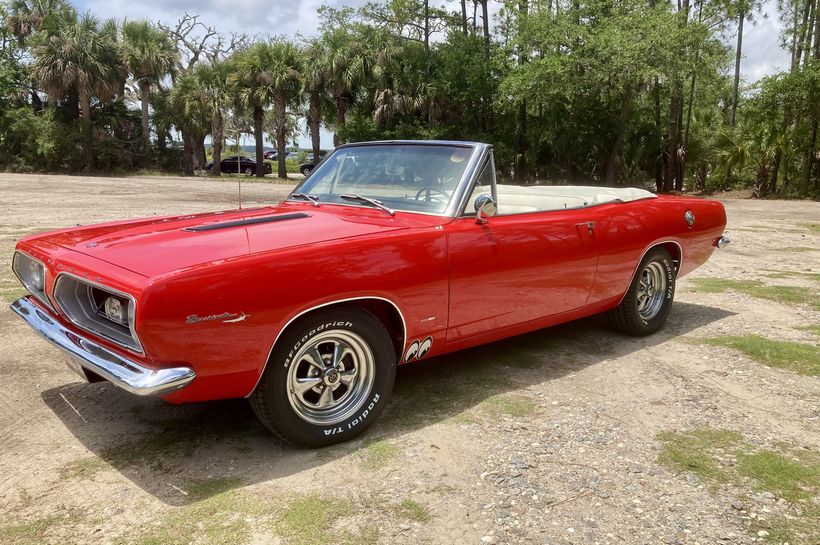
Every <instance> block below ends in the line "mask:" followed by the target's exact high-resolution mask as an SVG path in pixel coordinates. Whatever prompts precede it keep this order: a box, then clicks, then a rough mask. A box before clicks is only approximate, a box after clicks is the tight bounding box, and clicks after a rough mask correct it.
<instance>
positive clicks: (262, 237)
mask: <svg viewBox="0 0 820 545" xmlns="http://www.w3.org/2000/svg"><path fill="white" fill-rule="evenodd" d="M725 225H726V216H725V213H724V209H723V206H722V205H721V204H720V203H719V202H716V201H711V200H704V199H698V198H683V197H678V196H665V195H655V194H653V193H650V192H648V191H644V190H641V189H632V188H604V187H581V186H514V185H505V184H499V183H497V181H496V169H495V166H494V163H493V153H492V147H491V146H489V145H487V144H480V143H469V142H429V141H418V142H416V141H399V142H373V143H360V144H350V145H346V146H342V147H339V148H338V149H336V150H335V151H334V152H333V153H331V154H329V155H328V156H327V157H326V158H325V159H324V160H323V161H322V162H321V163H320V164H319V165H317V167H316V169H314V170H313V172H312V173H311V174H310V175H309V176H308V177H307V178H306V179H305V180H304V181H303V182H302V183H301V184H300V185H299V186H298V187H297V188H296V189H295V190H294V192H293V193H291V194H290V196H289V197H288V198H287V199H286V200H285V201H284V202H282V203H280V204H278V205H276V206H269V207H263V208H257V209H244V210H233V211H227V212H216V213H208V214H198V215H187V216H177V217H162V218H156V217H154V218H150V219H142V220H133V221H125V222H115V223H106V224H102V225H92V226H87V227H77V228H70V229H65V230H60V231H53V232H49V233H44V234H37V235H33V236H30V237H27V238H25V239H22V240H20V242H19V243H18V245H17V250H16V252H15V254H14V258H13V269H14V271H15V273H16V274H17V276H18V277H19V279H20V281H21V282H22V283H23V285H24V286H25V287H26V288H27V289H28V291H29V292H30V295H28V296H26V297H23V298H22V299H20V300H18V301H16V302H14V303H13V304H12V309H13V310H14V312H16V313H17V314H18V315H19V316H21V317H22V318H23V319H24V320H25V321H26V322H28V324H29V325H30V326H31V327H32V328H34V329H35V330H36V331H37V332H38V333H40V334H41V335H42V336H43V337H45V338H46V339H48V340H49V341H51V343H53V344H54V345H55V346H57V347H58V348H59V349H61V350H62V352H64V353H65V354H66V355H67V356H68V357H67V358H66V360H67V362H68V364H69V366H70V367H72V368H73V369H74V370H75V371H77V372H78V373H79V374H80V375H81V376H82V377H83V378H84V379H86V380H88V381H92V382H94V381H99V380H107V381H110V382H112V383H113V384H115V385H116V386H119V387H120V388H123V389H125V390H127V391H128V392H131V393H133V394H137V395H159V396H162V397H163V398H164V399H166V400H167V401H170V402H172V403H184V402H191V401H203V400H213V399H224V398H237V397H247V398H249V399H250V402H251V404H252V406H253V408H254V410H255V412H256V414H257V415H258V416H259V418H260V419H261V421H262V422H263V423H264V424H265V425H266V426H267V427H268V428H269V429H271V430H272V431H273V432H275V433H277V434H278V435H280V436H281V437H283V438H285V439H287V440H289V441H292V442H294V443H297V444H302V445H308V446H320V445H326V444H330V443H334V442H338V441H341V440H345V439H349V438H351V437H353V436H355V435H356V434H358V433H361V432H362V431H363V430H364V429H365V428H367V427H368V426H369V425H370V424H372V423H373V421H374V420H375V419H376V417H377V416H378V415H379V413H380V412H381V411H382V409H383V408H384V407H385V404H386V403H387V401H388V398H389V397H390V392H391V390H392V386H393V381H394V377H395V372H396V366H397V365H398V364H404V363H409V362H412V361H416V360H422V359H426V358H430V357H433V356H439V355H441V354H446V353H448V352H452V351H454V350H460V349H462V348H467V347H471V346H475V345H478V344H481V343H487V342H490V341H495V340H497V339H502V338H505V337H510V336H512V335H518V334H521V333H525V332H528V331H533V330H536V329H539V328H544V327H547V326H551V325H553V324H557V323H560V322H566V321H569V320H575V319H577V318H581V317H584V316H589V315H592V314H596V313H603V312H606V313H608V314H609V316H610V317H611V322H612V324H613V325H614V326H615V327H617V328H618V329H620V330H622V331H624V332H626V333H627V334H631V335H648V334H650V333H653V332H654V331H657V330H658V329H659V328H660V327H661V326H662V325H663V323H664V321H665V320H666V318H667V316H668V314H669V311H670V308H671V305H672V299H673V296H674V293H675V280H676V279H677V278H678V277H679V276H681V275H683V274H686V273H688V272H690V271H692V270H693V269H695V268H696V267H698V266H699V265H701V264H703V263H704V262H705V261H706V260H707V259H708V258H709V256H710V255H711V254H712V252H713V250H714V249H715V248H716V247H721V246H723V245H724V244H725V243H726V242H728V240H727V239H726V238H725V237H724V236H723V231H724V227H725Z"/></svg>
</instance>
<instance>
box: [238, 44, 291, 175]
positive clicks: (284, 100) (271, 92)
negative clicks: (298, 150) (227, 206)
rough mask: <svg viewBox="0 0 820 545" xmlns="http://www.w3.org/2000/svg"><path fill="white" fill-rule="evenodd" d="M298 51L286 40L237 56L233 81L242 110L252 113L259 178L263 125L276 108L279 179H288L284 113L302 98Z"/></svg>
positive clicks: (262, 173) (243, 52)
mask: <svg viewBox="0 0 820 545" xmlns="http://www.w3.org/2000/svg"><path fill="white" fill-rule="evenodd" d="M299 69H300V66H299V50H298V49H297V48H296V47H295V46H294V45H293V44H291V43H289V42H286V41H283V40H271V41H269V42H260V43H257V44H255V45H253V46H251V47H250V48H248V49H246V50H244V51H241V52H240V53H238V54H237V55H236V56H235V59H234V70H235V73H234V74H233V76H232V78H231V81H232V83H233V84H234V86H235V89H236V96H237V98H238V99H239V103H240V104H241V105H242V107H244V108H247V109H249V110H252V112H253V129H254V130H253V132H254V138H255V140H256V175H257V176H258V177H260V178H261V177H263V176H264V175H265V173H264V170H263V164H262V163H263V152H264V139H263V125H264V120H265V108H266V107H267V106H268V105H270V104H273V106H274V110H275V112H276V121H275V125H276V149H277V150H278V152H279V159H278V163H279V164H278V167H279V168H278V175H279V177H280V178H287V174H288V173H287V166H286V164H285V129H286V123H285V113H286V109H287V106H288V104H289V103H293V102H294V101H295V100H296V99H297V97H298V95H299V84H300V71H299Z"/></svg>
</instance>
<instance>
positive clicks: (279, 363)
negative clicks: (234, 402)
mask: <svg viewBox="0 0 820 545" xmlns="http://www.w3.org/2000/svg"><path fill="white" fill-rule="evenodd" d="M395 376H396V354H395V350H394V349H393V343H392V341H391V340H390V334H389V333H388V332H387V330H386V329H385V328H384V326H383V325H382V323H381V322H380V321H379V320H378V319H377V318H376V317H375V316H374V315H373V314H371V313H370V312H368V311H366V310H363V309H358V308H339V309H334V310H328V311H323V312H317V313H314V314H311V315H308V316H307V317H305V318H301V319H299V320H297V321H296V322H294V324H292V325H291V326H290V327H289V328H288V329H287V331H285V333H284V334H283V335H282V337H281V338H280V339H279V341H278V342H277V343H276V346H275V347H274V349H273V352H272V353H271V357H270V359H269V360H268V364H267V366H266V368H265V371H264V374H263V375H262V379H261V380H260V382H259V385H258V386H257V387H256V390H254V392H253V394H251V397H250V401H251V406H252V407H253V410H254V412H255V413H256V415H257V417H259V420H260V421H261V422H262V423H263V424H264V425H265V426H266V427H267V428H268V429H270V430H271V431H272V432H274V433H275V434H276V435H278V436H279V437H281V438H283V439H285V440H287V441H290V442H292V443H295V444H298V445H303V446H308V447H319V446H324V445H330V444H333V443H338V442H341V441H346V440H348V439H351V438H353V437H355V436H356V435H358V434H360V433H362V432H363V431H364V430H365V429H367V428H368V427H369V426H370V425H371V424H372V423H373V421H374V420H375V419H376V417H377V416H378V415H379V413H381V411H382V410H383V409H384V406H385V405H386V403H387V400H388V398H389V396H390V393H391V392H392V390H393V381H394V379H395Z"/></svg>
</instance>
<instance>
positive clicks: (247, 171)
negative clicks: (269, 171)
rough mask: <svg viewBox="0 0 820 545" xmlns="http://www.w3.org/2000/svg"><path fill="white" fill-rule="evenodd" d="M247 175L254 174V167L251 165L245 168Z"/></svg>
mask: <svg viewBox="0 0 820 545" xmlns="http://www.w3.org/2000/svg"><path fill="white" fill-rule="evenodd" d="M245 176H253V169H252V168H251V167H248V168H246V169H245Z"/></svg>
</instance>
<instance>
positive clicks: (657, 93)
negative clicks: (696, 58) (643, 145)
mask: <svg viewBox="0 0 820 545" xmlns="http://www.w3.org/2000/svg"><path fill="white" fill-rule="evenodd" d="M652 94H653V95H654V96H653V99H654V101H655V151H657V153H658V155H657V157H656V159H655V190H656V191H658V192H660V191H663V165H664V160H663V157H664V154H663V145H662V144H663V129H662V128H661V88H660V83H658V76H655V82H654V85H653V86H652Z"/></svg>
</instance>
